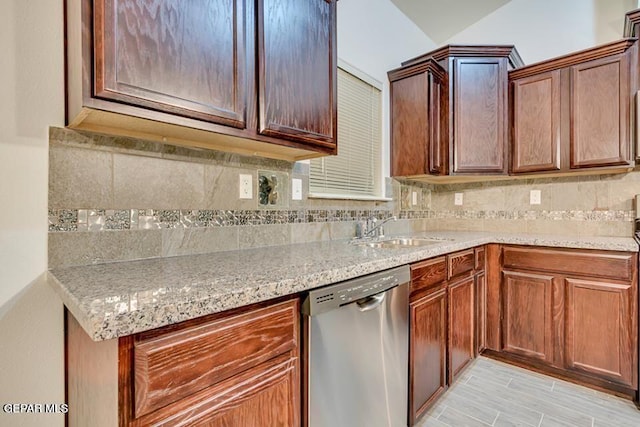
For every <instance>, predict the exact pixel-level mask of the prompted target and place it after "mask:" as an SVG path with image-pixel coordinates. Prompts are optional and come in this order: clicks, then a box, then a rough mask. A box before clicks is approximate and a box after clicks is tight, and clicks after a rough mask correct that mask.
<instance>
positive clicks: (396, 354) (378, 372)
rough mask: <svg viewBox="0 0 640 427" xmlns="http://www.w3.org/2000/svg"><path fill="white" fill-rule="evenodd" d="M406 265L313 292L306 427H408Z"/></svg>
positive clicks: (306, 309)
mask: <svg viewBox="0 0 640 427" xmlns="http://www.w3.org/2000/svg"><path fill="white" fill-rule="evenodd" d="M409 278H410V273H409V267H408V266H403V267H398V268H394V269H391V270H386V271H383V272H380V273H375V274H371V275H368V276H364V277H360V278H357V279H354V280H350V281H347V282H342V283H338V284H336V285H331V286H328V287H325V288H321V289H318V290H314V291H311V292H309V296H308V297H307V299H306V300H305V302H304V305H303V314H305V335H306V337H305V346H306V351H307V358H308V371H307V384H306V386H307V393H308V394H307V397H308V410H307V413H308V415H307V416H308V425H309V427H359V426H362V427H365V426H366V427H377V426H385V427H397V426H406V425H407V419H408V417H407V411H408V401H407V393H408V369H409V367H408V366H409V364H408V350H409V338H408V336H409V285H408V284H409Z"/></svg>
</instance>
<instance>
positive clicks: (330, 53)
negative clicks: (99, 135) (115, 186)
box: [66, 0, 337, 160]
mask: <svg viewBox="0 0 640 427" xmlns="http://www.w3.org/2000/svg"><path fill="white" fill-rule="evenodd" d="M66 14H67V16H66V18H67V19H66V23H67V25H66V39H67V45H66V51H67V55H66V56H67V58H66V59H67V125H68V126H70V127H73V128H77V129H85V130H91V131H99V132H103V133H110V134H117V135H126V136H133V137H140V138H144V139H149V140H156V141H161V142H167V143H171V144H178V145H189V146H196V147H203V148H212V149H217V150H222V151H232V152H239V153H244V154H250V155H260V156H265V157H273V158H281V159H287V160H299V159H304V158H312V157H318V156H321V155H327V154H335V153H336V152H337V145H336V134H337V123H336V117H337V99H336V87H337V86H336V84H337V82H336V72H337V63H336V53H337V51H336V1H335V0H330V1H327V0H303V1H293V0H289V1H275V0H260V1H249V0H193V1H185V2H181V1H177V0H154V1H143V0H95V1H92V0H80V1H71V0H67V4H66Z"/></svg>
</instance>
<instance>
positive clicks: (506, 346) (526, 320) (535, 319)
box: [502, 270, 554, 364]
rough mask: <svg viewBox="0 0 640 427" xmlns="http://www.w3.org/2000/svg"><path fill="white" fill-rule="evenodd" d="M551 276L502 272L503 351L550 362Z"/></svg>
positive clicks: (551, 342) (551, 333)
mask: <svg viewBox="0 0 640 427" xmlns="http://www.w3.org/2000/svg"><path fill="white" fill-rule="evenodd" d="M552 292H553V276H546V275H541V274H533V273H527V272H517V271H504V270H503V272H502V304H503V305H502V316H503V317H502V333H503V337H502V343H503V344H502V345H503V350H504V351H507V352H511V353H515V354H519V355H521V356H526V357H529V358H532V359H536V360H539V361H542V362H545V363H549V364H551V363H552V362H553V354H554V353H553V315H552Z"/></svg>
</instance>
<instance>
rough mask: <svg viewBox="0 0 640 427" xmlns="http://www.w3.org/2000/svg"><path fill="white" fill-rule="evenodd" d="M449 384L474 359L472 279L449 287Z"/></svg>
mask: <svg viewBox="0 0 640 427" xmlns="http://www.w3.org/2000/svg"><path fill="white" fill-rule="evenodd" d="M448 292H449V297H448V298H449V325H448V326H449V334H448V335H449V384H452V383H453V382H454V381H455V379H456V377H457V375H458V374H459V373H460V371H461V370H462V369H463V368H464V367H465V366H466V365H467V363H469V362H470V361H471V360H473V358H474V357H475V353H476V351H475V333H474V320H475V316H476V314H475V313H476V311H475V305H474V297H473V294H474V279H473V277H469V278H467V279H464V280H461V281H459V282H457V283H454V284H451V285H449V291H448Z"/></svg>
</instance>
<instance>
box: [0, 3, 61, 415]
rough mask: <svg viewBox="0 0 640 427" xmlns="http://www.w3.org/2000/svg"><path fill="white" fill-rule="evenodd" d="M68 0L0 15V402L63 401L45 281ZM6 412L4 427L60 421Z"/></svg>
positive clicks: (55, 303) (54, 311)
mask: <svg viewBox="0 0 640 427" xmlns="http://www.w3.org/2000/svg"><path fill="white" fill-rule="evenodd" d="M62 22H63V19H62V2H61V1H46V2H42V1H24V0H6V1H3V2H2V13H0V52H2V62H1V64H2V65H1V66H0V343H1V344H0V346H1V350H0V384H1V386H0V405H4V404H5V403H63V402H64V363H63V360H64V359H63V324H62V304H61V302H60V301H59V299H58V298H57V296H56V295H55V294H54V292H53V290H52V289H51V288H50V287H49V286H48V285H47V284H46V283H45V281H44V280H43V276H42V274H43V273H44V272H45V270H46V268H47V159H48V127H49V126H50V125H55V126H60V125H63V119H64V101H63V100H64V87H63V83H64V80H63V27H62ZM63 421H64V419H63V417H62V416H61V415H33V414H29V415H9V414H5V413H4V411H3V410H2V407H1V406H0V425H3V426H4V425H7V426H8V425H11V426H43V425H46V426H55V425H60V426H61V425H63Z"/></svg>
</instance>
